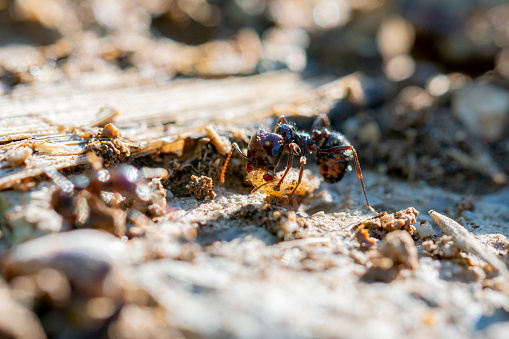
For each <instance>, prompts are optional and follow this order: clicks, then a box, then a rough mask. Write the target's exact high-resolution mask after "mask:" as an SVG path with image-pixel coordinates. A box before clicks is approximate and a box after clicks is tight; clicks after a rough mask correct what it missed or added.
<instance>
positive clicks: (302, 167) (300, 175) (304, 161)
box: [285, 156, 306, 204]
mask: <svg viewBox="0 0 509 339" xmlns="http://www.w3.org/2000/svg"><path fill="white" fill-rule="evenodd" d="M305 164H306V157H305V156H301V157H300V170H299V180H298V181H297V185H295V187H294V188H293V191H292V193H290V195H289V196H288V198H287V199H286V201H285V204H286V203H287V202H288V201H290V199H291V198H292V196H293V193H295V191H296V190H297V187H299V185H300V182H301V181H302V174H303V173H304V165H305Z"/></svg>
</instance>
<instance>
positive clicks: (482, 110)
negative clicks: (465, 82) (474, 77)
mask: <svg viewBox="0 0 509 339" xmlns="http://www.w3.org/2000/svg"><path fill="white" fill-rule="evenodd" d="M452 110H453V113H454V114H455V115H456V117H457V118H458V119H459V120H460V121H461V122H462V123H463V124H464V125H465V126H466V127H467V128H468V129H469V130H470V132H472V133H473V134H475V135H476V136H478V137H481V138H483V139H485V140H486V141H488V142H495V141H498V140H500V138H502V137H503V136H504V133H505V131H506V128H505V126H506V122H507V119H508V114H509V93H508V92H507V91H505V90H503V89H501V88H498V87H495V86H491V85H472V86H468V87H465V88H463V89H461V90H459V91H458V92H457V93H456V94H455V95H454V97H453V100H452Z"/></svg>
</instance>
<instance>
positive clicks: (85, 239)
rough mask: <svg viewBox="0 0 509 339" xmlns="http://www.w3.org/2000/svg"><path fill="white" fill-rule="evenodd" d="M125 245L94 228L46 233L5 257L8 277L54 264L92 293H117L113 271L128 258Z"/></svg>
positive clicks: (100, 294)
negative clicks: (111, 281) (113, 281)
mask: <svg viewBox="0 0 509 339" xmlns="http://www.w3.org/2000/svg"><path fill="white" fill-rule="evenodd" d="M126 257H127V256H126V253H125V245H124V244H123V243H122V242H121V241H120V240H119V239H118V238H117V237H115V236H113V235H111V234H108V233H106V232H102V231H96V230H91V229H82V230H75V231H70V232H65V233H57V234H51V235H47V236H44V237H41V238H38V239H34V240H30V241H27V242H25V243H23V244H21V245H18V246H16V247H13V248H12V249H11V250H10V251H9V252H7V254H6V255H5V256H4V258H3V260H2V268H3V271H4V274H5V276H7V277H8V278H12V277H16V276H21V275H27V274H35V273H36V272H38V271H40V270H42V269H46V268H52V269H55V270H58V271H61V272H63V273H64V274H65V275H66V276H67V278H68V279H69V281H70V282H71V283H72V284H73V286H74V287H75V288H76V289H78V290H80V291H81V292H83V293H85V294H88V295H93V296H102V295H112V294H113V295H115V294H116V293H117V292H118V291H117V290H116V289H115V288H113V286H112V285H111V284H110V280H111V277H112V276H111V273H113V272H114V271H115V270H116V268H117V267H119V266H120V264H121V263H122V262H123V261H124V260H125V259H126Z"/></svg>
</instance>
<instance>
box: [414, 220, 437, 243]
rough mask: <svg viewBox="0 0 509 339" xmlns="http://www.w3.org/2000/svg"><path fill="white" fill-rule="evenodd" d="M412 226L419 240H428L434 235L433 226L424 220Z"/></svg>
mask: <svg viewBox="0 0 509 339" xmlns="http://www.w3.org/2000/svg"><path fill="white" fill-rule="evenodd" d="M414 226H415V229H416V232H417V235H418V236H419V238H421V239H426V238H430V237H432V236H434V235H435V231H434V230H433V226H431V224H430V223H429V222H427V221H425V220H424V222H420V223H416V224H415V225H414Z"/></svg>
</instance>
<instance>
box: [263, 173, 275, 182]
mask: <svg viewBox="0 0 509 339" xmlns="http://www.w3.org/2000/svg"><path fill="white" fill-rule="evenodd" d="M273 179H274V176H273V175H272V174H269V173H265V174H264V175H263V180H265V181H272V180H273Z"/></svg>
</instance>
